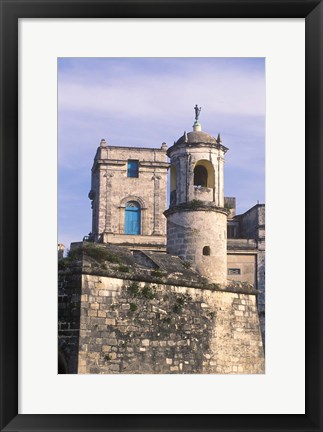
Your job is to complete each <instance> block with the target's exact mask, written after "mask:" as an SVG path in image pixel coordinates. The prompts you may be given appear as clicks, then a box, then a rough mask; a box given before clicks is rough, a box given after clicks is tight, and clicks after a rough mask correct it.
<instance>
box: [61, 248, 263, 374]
mask: <svg viewBox="0 0 323 432" xmlns="http://www.w3.org/2000/svg"><path fill="white" fill-rule="evenodd" d="M101 247H104V246H101ZM148 259H149V258H148ZM83 264H84V261H83ZM116 265H117V264H116ZM182 268H183V271H184V272H185V271H189V270H186V269H185V268H184V267H182ZM148 272H150V274H152V277H153V278H155V282H153V281H150V282H149V281H136V280H133V279H125V277H127V275H125V274H124V275H123V276H122V277H110V276H104V273H105V272H104V271H102V269H101V270H99V269H98V267H96V264H95V265H94V264H92V266H90V267H89V266H88V264H86V266H85V267H83V269H82V270H81V269H80V268H77V267H75V268H74V270H73V268H72V269H69V270H63V271H61V272H60V273H59V327H60V328H59V347H60V351H61V352H62V353H63V355H64V356H65V358H66V359H67V369H68V371H67V372H68V373H96V374H97V373H101V374H105V373H123V374H127V373H129V374H131V373H137V374H138V373H139V374H140V373H145V374H147V373H148V374H150V373H154V374H155V373H163V374H169V373H189V374H190V373H201V374H203V373H214V374H217V373H220V374H222V373H226V374H230V373H233V374H234V373H248V374H258V373H263V372H264V358H263V348H262V340H261V335H260V331H259V318H258V313H257V307H256V295H255V294H256V293H255V291H254V290H253V289H252V288H251V287H245V288H239V289H237V288H231V289H230V288H228V289H227V290H225V291H223V290H218V289H217V288H216V287H208V286H205V287H204V288H203V285H201V283H200V282H196V281H194V282H193V284H196V285H200V286H199V287H193V286H182V285H172V284H167V283H164V280H165V279H163V278H162V276H161V275H160V274H157V272H158V270H148ZM95 273H96V274H95ZM98 273H101V275H99V274H98ZM114 273H116V271H115V270H114ZM176 273H177V274H179V273H180V272H179V271H178V272H174V275H175V274H176ZM128 277H131V276H128ZM186 277H187V279H188V280H191V281H192V280H193V279H194V277H195V276H194V275H193V277H192V276H190V275H189V274H188V275H187V276H186ZM141 279H144V277H141ZM177 283H181V282H180V281H178V282H177Z"/></svg>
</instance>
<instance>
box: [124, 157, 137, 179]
mask: <svg viewBox="0 0 323 432" xmlns="http://www.w3.org/2000/svg"><path fill="white" fill-rule="evenodd" d="M127 176H128V177H139V161H137V160H133V159H129V160H128V171H127Z"/></svg>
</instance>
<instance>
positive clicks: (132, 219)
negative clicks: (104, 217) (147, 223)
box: [124, 201, 141, 235]
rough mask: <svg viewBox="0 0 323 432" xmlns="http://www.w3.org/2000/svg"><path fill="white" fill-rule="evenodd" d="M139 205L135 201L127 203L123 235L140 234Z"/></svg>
mask: <svg viewBox="0 0 323 432" xmlns="http://www.w3.org/2000/svg"><path fill="white" fill-rule="evenodd" d="M140 225H141V217H140V205H139V204H138V203H137V202H136V201H128V202H127V204H126V208H125V222H124V233H125V234H136V235H138V234H140Z"/></svg>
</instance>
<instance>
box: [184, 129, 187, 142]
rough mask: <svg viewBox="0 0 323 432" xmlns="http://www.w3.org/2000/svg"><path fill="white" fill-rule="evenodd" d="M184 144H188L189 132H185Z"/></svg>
mask: <svg viewBox="0 0 323 432" xmlns="http://www.w3.org/2000/svg"><path fill="white" fill-rule="evenodd" d="M184 142H186V143H187V142H188V136H187V132H186V131H184Z"/></svg>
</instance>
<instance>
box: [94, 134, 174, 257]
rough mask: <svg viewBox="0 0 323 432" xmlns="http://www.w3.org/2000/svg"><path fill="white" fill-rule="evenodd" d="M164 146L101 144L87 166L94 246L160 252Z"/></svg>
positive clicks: (165, 165)
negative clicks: (99, 243)
mask: <svg viewBox="0 0 323 432" xmlns="http://www.w3.org/2000/svg"><path fill="white" fill-rule="evenodd" d="M166 150H167V146H166V144H162V146H161V148H160V149H157V148H154V149H150V148H136V147H115V146H110V145H107V144H106V141H105V140H101V143H100V147H99V148H98V149H97V152H96V155H95V158H94V164H93V167H92V180H91V191H90V193H89V198H90V199H91V201H92V236H93V238H94V240H95V241H96V242H102V243H116V244H119V245H125V246H135V247H137V248H138V247H140V248H144V249H145V248H154V249H157V250H158V249H160V250H165V245H166V221H165V218H164V216H163V212H164V211H165V210H166V206H167V203H166V197H167V170H168V166H169V164H168V162H167V155H166Z"/></svg>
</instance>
